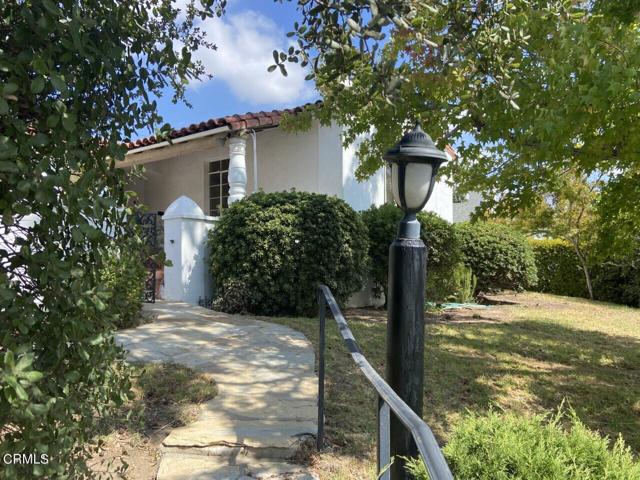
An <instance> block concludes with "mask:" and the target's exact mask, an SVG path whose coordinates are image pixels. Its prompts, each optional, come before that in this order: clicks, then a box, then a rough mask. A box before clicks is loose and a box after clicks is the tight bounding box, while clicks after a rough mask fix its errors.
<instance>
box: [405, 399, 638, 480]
mask: <svg viewBox="0 0 640 480" xmlns="http://www.w3.org/2000/svg"><path fill="white" fill-rule="evenodd" d="M443 451H444V454H445V457H446V459H447V462H448V463H449V466H450V468H451V470H452V473H453V475H454V477H455V478H456V479H458V480H470V479H474V480H507V479H518V480H534V479H535V480H538V479H541V478H544V479H547V480H607V479H609V480H614V479H615V480H632V479H637V478H640V462H638V461H637V460H636V459H634V457H633V454H632V453H631V450H630V448H629V447H627V446H626V445H625V443H624V440H623V439H622V438H621V437H620V438H618V440H616V441H615V442H614V443H613V444H612V442H611V441H610V440H609V439H608V438H606V437H602V436H600V435H599V434H598V433H597V432H594V431H592V430H589V429H588V428H587V427H585V426H584V425H583V424H582V422H581V421H580V420H579V419H578V417H577V415H576V414H575V412H573V411H572V410H570V409H566V410H562V409H561V410H560V411H559V413H558V414H557V415H555V416H553V417H549V416H544V415H531V416H526V417H525V416H521V415H517V414H514V413H499V412H497V411H490V412H489V413H487V414H485V415H480V414H476V413H468V414H467V415H466V416H465V417H464V418H463V419H462V420H461V421H460V422H459V423H457V424H456V425H455V426H454V427H453V430H452V433H451V436H450V438H449V442H448V443H447V445H446V446H445V447H444V449H443ZM407 470H408V471H409V472H410V473H411V474H412V475H413V477H414V478H415V479H416V480H427V479H428V478H429V475H428V474H427V472H426V470H425V467H424V464H423V463H422V460H419V459H417V460H416V459H414V460H412V461H410V462H409V463H408V465H407Z"/></svg>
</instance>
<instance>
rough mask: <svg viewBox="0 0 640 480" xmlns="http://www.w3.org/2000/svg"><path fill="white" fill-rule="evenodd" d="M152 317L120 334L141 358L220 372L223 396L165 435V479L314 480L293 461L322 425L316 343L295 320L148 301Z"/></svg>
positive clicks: (217, 375) (162, 462) (134, 357)
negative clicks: (293, 325)
mask: <svg viewBox="0 0 640 480" xmlns="http://www.w3.org/2000/svg"><path fill="white" fill-rule="evenodd" d="M145 311H146V313H148V314H149V313H150V314H152V315H154V316H156V317H157V318H156V320H155V321H154V322H153V323H149V324H146V325H142V326H140V327H138V328H135V329H130V330H123V331H120V332H119V333H118V334H117V341H118V342H119V343H121V344H122V345H123V346H124V348H125V349H126V350H127V351H128V359H129V360H130V361H138V362H175V363H178V364H182V365H185V366H188V367H192V368H195V369H197V370H200V371H203V372H207V373H210V374H212V375H213V377H214V379H215V380H216V382H217V384H218V395H217V396H216V397H215V398H214V399H213V400H211V401H209V402H207V403H205V404H204V405H203V407H202V409H201V412H200V415H199V417H198V418H197V420H196V421H195V422H193V423H191V424H189V425H187V426H186V427H181V428H177V429H175V430H173V431H171V433H170V434H169V435H168V436H167V437H166V438H165V439H164V441H163V447H162V458H161V460H160V465H159V469H158V476H157V479H158V480H196V479H197V480H218V479H220V480H222V479H224V480H252V479H273V480H276V479H282V480H285V479H287V480H313V479H316V478H317V477H316V476H314V475H313V474H310V473H309V472H308V471H306V470H305V469H304V468H303V467H301V466H299V465H295V464H293V463H290V462H288V460H289V459H290V458H291V457H293V456H294V455H295V454H296V452H297V451H298V449H299V448H300V445H301V443H302V442H303V441H305V440H306V439H308V438H309V437H310V436H312V435H314V434H315V433H316V430H317V420H316V415H317V413H316V399H317V377H316V375H315V373H314V361H315V358H314V351H313V347H312V345H311V344H310V343H309V341H308V340H307V339H306V337H305V336H304V335H303V334H302V333H300V332H296V331H295V330H292V329H290V328H287V327H284V326H280V325H275V324H272V323H268V322H263V321H259V320H255V319H252V318H250V317H245V316H240V315H227V314H224V313H220V312H214V311H211V310H207V309H205V308H201V307H193V306H191V305H187V304H183V303H169V302H157V303H155V304H149V305H146V306H145Z"/></svg>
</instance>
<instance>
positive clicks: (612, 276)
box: [593, 258, 640, 307]
mask: <svg viewBox="0 0 640 480" xmlns="http://www.w3.org/2000/svg"><path fill="white" fill-rule="evenodd" d="M593 293H594V296H595V298H596V299H597V300H602V301H606V302H614V303H621V304H623V305H629V306H630V307H640V263H639V262H638V261H637V260H636V261H635V262H634V261H633V259H632V258H625V259H624V260H622V261H608V262H605V263H602V264H600V265H598V266H597V267H596V268H594V272H593Z"/></svg>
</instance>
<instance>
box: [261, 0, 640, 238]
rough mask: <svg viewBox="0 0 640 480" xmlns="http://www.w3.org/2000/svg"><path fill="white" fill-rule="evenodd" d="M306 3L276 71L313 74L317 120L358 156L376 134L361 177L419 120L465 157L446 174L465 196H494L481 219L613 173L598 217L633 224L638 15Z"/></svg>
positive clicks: (434, 2)
mask: <svg viewBox="0 0 640 480" xmlns="http://www.w3.org/2000/svg"><path fill="white" fill-rule="evenodd" d="M298 4H299V9H300V12H301V21H300V22H298V23H296V24H295V25H294V30H293V31H292V32H291V33H290V35H291V36H292V37H293V38H294V39H295V40H297V43H296V46H295V47H292V48H291V49H290V50H289V51H288V52H281V53H279V54H278V55H276V65H275V66H273V67H272V68H273V69H275V68H277V67H280V69H281V70H284V69H285V64H286V62H287V61H293V62H298V61H301V62H303V63H305V64H306V63H308V64H309V65H310V67H311V74H310V76H309V78H310V79H311V78H314V79H315V82H316V85H317V87H318V89H319V91H320V93H321V95H322V97H323V99H324V105H323V106H322V107H321V108H319V109H317V110H316V111H313V112H310V114H309V116H311V115H313V116H315V117H317V118H319V119H320V120H322V121H323V122H328V121H329V120H335V121H337V122H339V123H341V124H343V125H344V126H345V127H346V132H345V141H346V142H348V143H351V142H353V141H354V139H356V137H358V136H359V135H367V138H365V139H364V140H363V141H362V142H361V143H360V148H359V152H358V153H359V157H360V161H361V164H360V167H359V169H358V174H359V175H360V177H366V176H368V175H370V174H371V173H372V172H374V171H375V170H377V169H378V168H379V167H380V166H381V164H382V152H383V151H384V149H385V148H387V147H388V146H389V145H392V144H393V143H394V142H395V141H396V140H397V138H398V137H399V136H400V134H401V130H402V129H403V128H404V126H406V125H407V122H408V121H411V120H413V119H415V118H420V119H421V120H422V122H423V123H424V124H425V125H426V128H427V129H428V130H429V132H430V133H431V134H432V136H433V137H434V138H436V139H438V142H439V146H440V147H441V148H442V147H444V146H445V144H446V143H453V144H455V145H456V148H457V150H458V152H459V156H458V158H457V159H456V160H454V161H453V162H450V165H449V166H448V167H447V168H446V169H445V170H444V173H445V174H449V175H451V176H452V178H453V180H454V181H455V182H456V184H457V185H458V187H459V190H460V191H461V193H465V192H466V191H470V190H478V191H481V192H484V193H485V203H484V207H485V208H493V209H496V210H498V211H500V212H501V213H510V212H515V211H518V210H519V209H520V208H522V207H527V206H529V205H530V204H532V203H533V202H534V201H535V199H536V198H537V197H538V196H539V195H540V194H543V193H544V192H548V191H551V190H552V189H553V184H554V183H555V182H556V181H557V180H558V178H559V177H560V176H561V175H562V174H563V172H565V171H566V170H567V168H571V169H573V170H574V171H576V172H577V173H578V174H580V175H587V176H589V175H591V174H593V173H596V172H600V173H605V174H606V175H607V178H608V179H609V180H610V185H611V186H609V185H604V186H603V189H602V197H603V202H602V204H601V205H602V208H603V209H607V212H608V213H607V216H608V217H610V218H615V215H613V214H614V213H615V212H619V213H622V214H623V213H624V212H623V211H622V212H621V210H620V209H621V206H622V205H623V203H622V201H623V200H624V197H625V196H626V194H627V192H629V191H630V190H632V189H634V188H635V187H634V184H633V182H629V181H627V177H628V176H629V174H630V172H631V171H632V170H633V169H634V168H636V167H635V165H637V164H638V162H639V161H640V158H639V152H640V123H639V122H637V118H638V115H640V91H639V90H640V89H639V86H640V35H639V30H638V28H639V23H638V13H639V12H640V4H639V3H638V2H634V1H632V0H626V1H618V2H608V1H607V2H605V1H583V0H562V1H561V0H512V1H505V2H490V1H482V0H455V1H446V2H445V1H441V0H426V1H425V0H421V1H417V0H354V1H350V2H337V1H325V0H304V1H303V0H300V1H299V2H298ZM307 120H308V118H307ZM298 121H299V122H301V123H299V124H298V125H300V126H301V127H304V126H306V125H308V122H306V123H305V122H304V119H302V118H301V119H299V120H298ZM372 127H373V128H372ZM608 197H611V200H606V199H607V198H608ZM622 210H624V209H622ZM627 218H628V217H627ZM639 218H640V217H635V218H633V219H630V218H628V219H629V220H632V221H633V225H632V226H631V230H632V231H639V230H640V228H639V227H640V220H639Z"/></svg>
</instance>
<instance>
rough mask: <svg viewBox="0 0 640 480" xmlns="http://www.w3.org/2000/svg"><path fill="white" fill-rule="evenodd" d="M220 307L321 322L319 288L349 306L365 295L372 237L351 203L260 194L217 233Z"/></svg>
mask: <svg viewBox="0 0 640 480" xmlns="http://www.w3.org/2000/svg"><path fill="white" fill-rule="evenodd" d="M209 247H210V265H211V271H212V272H213V275H214V278H215V281H216V285H217V288H218V291H217V295H218V297H219V298H218V300H217V301H216V305H219V306H220V307H221V308H223V309H225V310H227V311H231V312H240V311H246V312H251V313H255V314H262V315H314V314H315V313H316V312H317V302H316V289H317V285H318V284H319V283H324V284H326V285H327V286H328V287H329V288H331V290H332V292H333V294H334V295H335V297H336V300H337V301H338V302H344V301H345V300H347V298H348V297H349V296H350V295H351V294H352V293H354V292H356V291H358V290H359V289H360V288H362V286H363V284H364V281H365V276H366V272H367V249H368V241H367V230H366V226H365V225H364V223H363V222H362V219H361V218H360V216H359V215H358V214H356V212H354V211H353V209H351V207H349V205H347V204H346V203H345V202H344V201H342V200H339V199H337V198H335V197H328V196H326V195H319V194H315V193H305V192H281V193H262V192H259V193H254V194H253V195H251V196H250V197H247V198H245V199H243V200H242V201H239V202H236V203H234V204H233V205H232V206H231V207H230V208H229V209H228V210H226V212H225V214H224V215H223V216H222V218H221V220H220V222H219V224H218V225H217V226H216V228H215V229H214V230H213V231H212V232H211V233H210V236H209Z"/></svg>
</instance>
